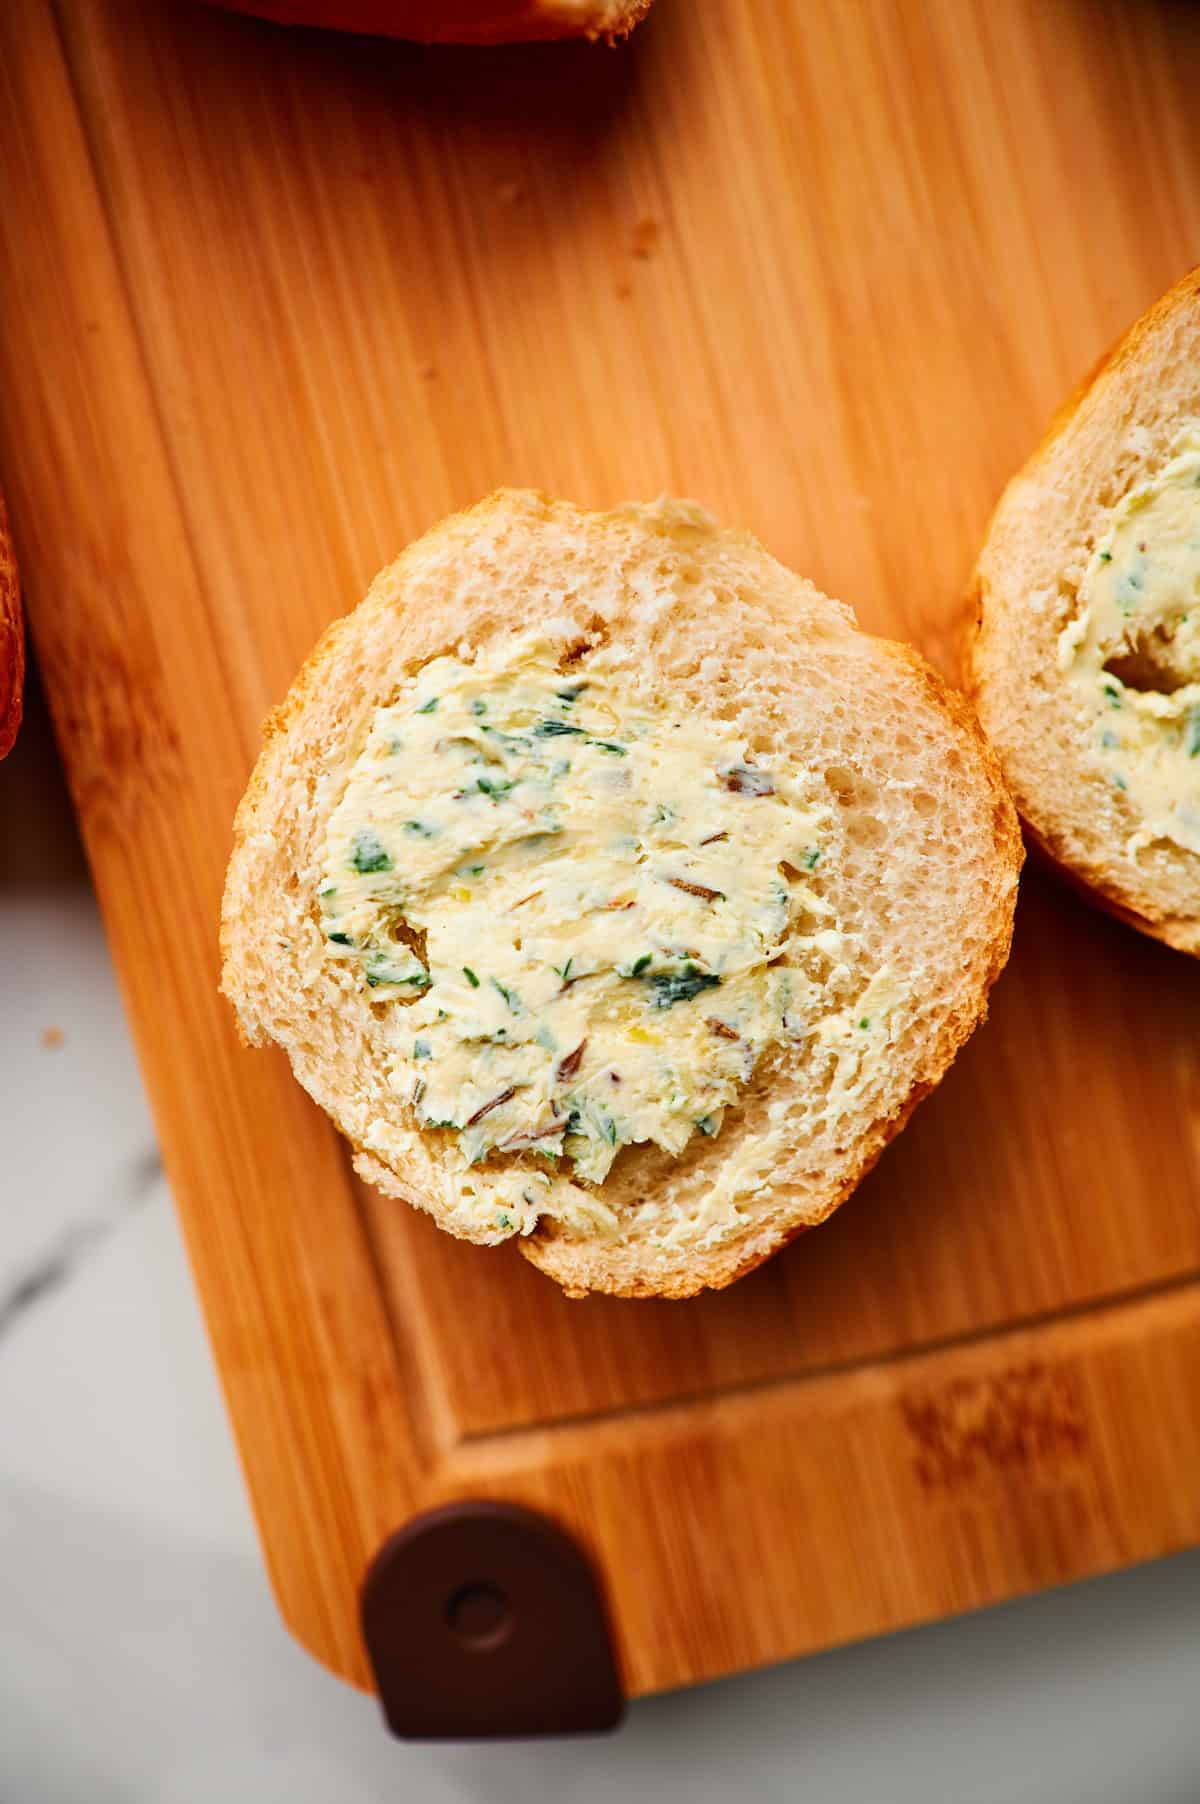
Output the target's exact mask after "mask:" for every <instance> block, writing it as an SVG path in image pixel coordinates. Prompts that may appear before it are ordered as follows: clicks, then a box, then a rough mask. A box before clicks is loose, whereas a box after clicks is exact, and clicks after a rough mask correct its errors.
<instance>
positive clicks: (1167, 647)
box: [331, 426, 1200, 875]
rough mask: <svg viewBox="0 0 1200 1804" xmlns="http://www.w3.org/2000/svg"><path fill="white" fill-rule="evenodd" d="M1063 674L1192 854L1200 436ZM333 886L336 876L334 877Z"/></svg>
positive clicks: (1199, 836)
mask: <svg viewBox="0 0 1200 1804" xmlns="http://www.w3.org/2000/svg"><path fill="white" fill-rule="evenodd" d="M1080 600H1081V603H1082V606H1081V610H1080V612H1079V614H1078V615H1077V617H1076V618H1075V619H1074V620H1072V621H1071V623H1070V624H1069V625H1068V626H1067V627H1066V628H1065V629H1064V631H1063V632H1062V634H1061V636H1060V638H1059V645H1058V660H1059V666H1060V668H1061V669H1062V671H1063V672H1064V674H1065V675H1066V676H1067V678H1068V680H1069V682H1070V684H1071V687H1072V690H1073V692H1074V694H1075V697H1076V701H1077V704H1078V708H1079V718H1080V728H1081V732H1082V734H1083V736H1084V740H1085V743H1086V744H1087V745H1088V746H1089V747H1090V748H1091V756H1092V757H1093V758H1094V759H1095V760H1096V761H1097V763H1098V764H1099V766H1100V768H1101V770H1102V771H1103V772H1104V774H1105V776H1106V777H1107V778H1108V780H1109V782H1110V783H1111V784H1112V786H1113V788H1114V790H1116V791H1117V792H1118V793H1119V794H1122V795H1124V796H1126V797H1127V798H1128V801H1129V803H1130V804H1132V805H1133V806H1134V807H1135V809H1136V810H1137V812H1138V814H1139V815H1140V816H1141V821H1140V824H1139V826H1138V827H1137V829H1136V830H1135V831H1134V832H1133V833H1132V835H1131V836H1130V839H1129V842H1128V847H1127V850H1128V852H1129V854H1130V855H1131V856H1136V855H1137V853H1138V852H1139V851H1141V850H1143V849H1144V848H1145V847H1147V846H1150V845H1152V844H1154V843H1155V842H1156V841H1164V840H1165V841H1168V842H1170V843H1171V844H1173V845H1176V846H1180V847H1182V848H1183V849H1184V850H1185V851H1189V852H1196V853H1200V764H1198V763H1196V762H1194V760H1196V758H1197V755H1198V754H1200V426H1195V427H1190V428H1188V429H1187V430H1185V431H1184V432H1183V434H1182V435H1181V437H1180V440H1179V443H1178V446H1177V448H1176V455H1175V456H1173V457H1172V458H1171V460H1170V461H1169V462H1168V463H1167V464H1166V465H1165V466H1164V468H1163V469H1162V470H1160V471H1159V472H1158V474H1157V475H1156V476H1155V477H1153V478H1152V479H1151V480H1150V481H1148V482H1146V483H1143V484H1142V485H1141V486H1139V487H1138V488H1136V489H1133V490H1131V491H1130V492H1129V494H1127V495H1126V496H1125V497H1124V498H1123V499H1122V500H1121V501H1120V502H1119V503H1118V504H1117V506H1116V508H1115V509H1114V510H1113V516H1112V522H1111V525H1110V527H1109V529H1108V531H1107V533H1106V534H1105V536H1104V538H1103V539H1102V541H1101V543H1100V544H1099V545H1098V546H1097V549H1096V552H1095V554H1094V555H1093V557H1092V559H1091V562H1090V564H1089V565H1088V568H1087V572H1086V574H1085V576H1084V579H1083V583H1082V586H1081V591H1080ZM331 875H332V873H331Z"/></svg>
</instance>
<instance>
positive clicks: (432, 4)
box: [208, 0, 651, 44]
mask: <svg viewBox="0 0 1200 1804" xmlns="http://www.w3.org/2000/svg"><path fill="white" fill-rule="evenodd" d="M208 4H209V5H210V6H219V7H221V8H222V9H223V10H224V11H226V12H243V13H253V14H254V15H255V16H256V17H257V18H260V19H271V20H273V21H274V22H275V23H276V24H278V25H323V26H328V27H331V28H333V29H336V30H338V31H352V32H360V33H362V34H364V35H367V36H372V37H391V38H409V39H412V40H413V41H415V42H417V43H421V44H509V43H532V42H538V41H541V42H545V41H547V40H549V39H557V38H572V37H586V38H602V39H604V40H605V41H606V42H608V43H613V42H615V41H616V40H617V39H618V38H623V37H627V36H628V34H629V33H630V32H631V31H632V30H633V28H634V26H635V25H636V24H637V23H638V20H639V19H641V18H643V17H644V16H645V14H646V13H647V12H648V11H649V9H650V4H651V0H208Z"/></svg>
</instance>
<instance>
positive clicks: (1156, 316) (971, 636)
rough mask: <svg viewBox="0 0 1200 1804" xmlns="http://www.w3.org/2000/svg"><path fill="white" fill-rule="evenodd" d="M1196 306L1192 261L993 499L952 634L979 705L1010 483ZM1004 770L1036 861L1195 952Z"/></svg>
mask: <svg viewBox="0 0 1200 1804" xmlns="http://www.w3.org/2000/svg"><path fill="white" fill-rule="evenodd" d="M1196 307H1200V269H1192V270H1189V272H1188V273H1187V275H1185V276H1184V277H1183V278H1182V279H1181V280H1180V281H1178V282H1177V283H1175V285H1174V286H1173V287H1172V288H1170V289H1168V290H1167V292H1166V293H1165V294H1164V295H1163V296H1162V297H1161V298H1160V299H1159V300H1158V301H1156V302H1155V303H1154V305H1153V306H1152V307H1150V308H1149V309H1148V311H1147V312H1145V313H1144V314H1142V315H1141V317H1140V318H1139V319H1137V320H1136V321H1135V322H1134V324H1133V325H1132V326H1131V327H1130V328H1129V329H1128V330H1127V331H1126V332H1124V333H1123V334H1122V335H1121V336H1120V337H1119V338H1118V339H1117V340H1116V341H1115V343H1114V344H1112V345H1111V346H1110V347H1109V349H1108V350H1107V351H1105V352H1104V354H1103V355H1102V356H1101V357H1100V358H1098V359H1097V361H1096V363H1095V364H1094V365H1093V366H1092V368H1091V370H1090V371H1089V372H1088V374H1087V375H1086V376H1085V377H1084V378H1083V380H1082V381H1081V382H1080V383H1079V384H1078V385H1077V387H1076V388H1075V389H1074V390H1073V391H1072V393H1071V394H1070V395H1069V396H1068V397H1067V399H1066V400H1065V401H1064V402H1063V403H1062V405H1061V406H1060V407H1059V408H1058V410H1057V411H1056V413H1055V414H1054V416H1053V418H1052V420H1051V422H1050V425H1049V427H1048V428H1047V430H1046V432H1045V434H1044V435H1043V437H1042V439H1041V440H1040V442H1039V444H1038V446H1037V448H1036V450H1035V451H1034V452H1033V454H1032V455H1031V457H1030V458H1029V459H1028V461H1027V462H1026V463H1025V464H1024V465H1023V466H1022V468H1021V470H1020V471H1019V472H1018V473H1017V475H1016V476H1015V477H1014V478H1013V480H1012V482H1011V483H1010V484H1009V485H1008V486H1006V488H1005V490H1004V492H1003V494H1002V495H1001V497H1000V499H999V501H998V502H997V504H996V507H995V509H994V510H993V513H992V516H991V519H990V520H989V522H988V529H987V533H986V535H985V538H984V548H983V551H982V552H981V553H980V558H979V562H978V563H977V565H976V568H975V570H974V572H973V573H972V576H971V580H970V582H969V584H968V586H967V590H966V593H965V595H964V603H963V606H964V617H965V618H964V627H963V632H962V637H961V640H960V649H961V664H960V668H961V681H962V686H963V689H964V692H965V693H966V694H967V695H968V696H969V697H970V698H971V700H972V702H973V703H975V705H976V706H977V707H979V708H980V711H981V712H982V711H983V710H982V707H981V696H982V693H983V691H984V689H985V687H986V684H987V681H988V674H989V673H988V667H987V662H986V655H985V647H984V639H985V631H984V628H985V621H984V613H985V582H984V578H983V573H982V571H983V564H984V560H985V558H986V555H987V551H988V547H989V545H990V542H991V539H992V535H993V532H994V530H995V528H996V525H997V522H998V521H999V520H1000V518H1001V516H1002V514H1003V513H1004V511H1005V509H1006V505H1007V504H1008V502H1009V498H1010V495H1011V493H1012V491H1013V489H1014V487H1015V485H1016V484H1017V483H1018V482H1024V481H1027V480H1029V479H1033V480H1035V481H1036V480H1037V478H1038V476H1039V474H1040V473H1041V472H1042V471H1043V470H1045V469H1046V468H1047V467H1048V466H1049V465H1050V463H1051V460H1052V459H1053V458H1054V456H1055V455H1056V453H1057V452H1058V450H1059V447H1060V444H1061V441H1062V439H1063V438H1064V436H1065V435H1066V434H1067V433H1068V432H1069V431H1070V430H1071V428H1072V426H1073V425H1074V423H1075V421H1076V418H1077V416H1078V414H1079V411H1080V409H1081V407H1082V406H1083V405H1084V403H1085V402H1086V401H1087V400H1088V398H1089V397H1090V396H1091V394H1092V392H1093V390H1094V389H1095V387H1096V385H1097V383H1099V382H1100V381H1101V380H1102V379H1104V380H1108V379H1120V378H1121V377H1122V376H1123V375H1124V373H1125V372H1126V371H1127V370H1128V369H1130V368H1132V367H1134V366H1136V365H1137V363H1138V359H1139V357H1140V356H1141V355H1142V354H1143V351H1144V349H1145V347H1146V346H1147V345H1148V344H1149V343H1151V342H1152V341H1153V340H1154V339H1155V338H1156V336H1157V335H1158V334H1159V332H1161V331H1162V330H1163V329H1164V327H1166V326H1167V325H1168V324H1169V323H1170V322H1172V321H1174V320H1175V318H1176V317H1177V316H1178V315H1179V314H1180V313H1181V311H1182V310H1186V309H1191V308H1196ZM1004 775H1005V781H1006V783H1007V785H1008V788H1009V790H1010V792H1011V794H1012V798H1013V801H1014V802H1015V803H1016V807H1017V812H1018V814H1019V815H1020V817H1021V823H1022V826H1023V829H1024V835H1025V839H1026V842H1027V844H1028V845H1029V847H1030V848H1031V850H1032V851H1033V852H1034V853H1035V854H1036V855H1037V857H1038V860H1039V862H1040V863H1041V864H1043V865H1044V866H1045V867H1046V868H1048V869H1049V870H1050V871H1052V872H1053V873H1054V874H1055V875H1056V876H1058V877H1059V878H1060V879H1062V880H1063V881H1064V882H1065V883H1066V884H1067V885H1068V887H1070V888H1071V889H1073V890H1074V891H1075V893H1076V894H1077V895H1079V896H1080V897H1082V898H1083V899H1084V900H1086V901H1089V902H1091V903H1092V904H1093V905H1094V906H1096V907H1097V908H1100V909H1102V910H1103V911H1104V912H1105V913H1106V914H1110V915H1112V916H1114V917H1115V918H1116V919H1118V920H1120V921H1123V922H1124V923H1125V924H1126V925H1127V926H1130V927H1134V928H1136V929H1137V931H1138V932H1139V933H1143V934H1145V935H1146V936H1147V937H1148V938H1150V939H1156V940H1159V941H1161V942H1162V943H1163V944H1164V945H1167V946H1171V947H1173V948H1174V949H1175V950H1176V951H1180V952H1188V953H1191V954H1192V955H1193V956H1200V921H1197V920H1196V919H1194V918H1190V917H1187V916H1183V915H1179V914H1170V913H1164V912H1163V911H1162V910H1157V911H1155V910H1154V909H1153V905H1152V903H1151V902H1150V901H1149V899H1148V898H1146V899H1144V900H1145V906H1138V905H1137V903H1138V902H1141V901H1143V898H1140V897H1139V898H1134V897H1133V896H1131V895H1130V893H1129V891H1128V889H1127V888H1126V887H1125V886H1123V885H1121V884H1118V883H1117V882H1115V881H1114V880H1113V879H1112V878H1110V877H1109V876H1108V875H1106V874H1105V873H1104V872H1103V871H1102V870H1097V869H1094V868H1089V869H1088V870H1087V871H1083V870H1081V869H1079V868H1078V866H1077V863H1076V861H1075V859H1074V858H1073V857H1072V855H1071V852H1070V849H1069V848H1068V846H1067V845H1066V843H1065V839H1064V836H1063V835H1062V834H1061V833H1060V832H1059V831H1058V830H1057V828H1056V824H1055V822H1054V820H1053V818H1052V817H1051V816H1050V815H1049V814H1048V813H1047V812H1046V810H1045V809H1044V807H1043V805H1042V798H1041V797H1040V795H1039V794H1037V793H1035V792H1034V791H1032V790H1031V789H1030V788H1028V787H1027V786H1026V785H1025V784H1024V783H1023V782H1022V780H1021V776H1020V773H1019V772H1018V771H1016V770H1015V769H1014V768H1012V766H1011V764H1010V765H1007V766H1006V767H1005V770H1004Z"/></svg>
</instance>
